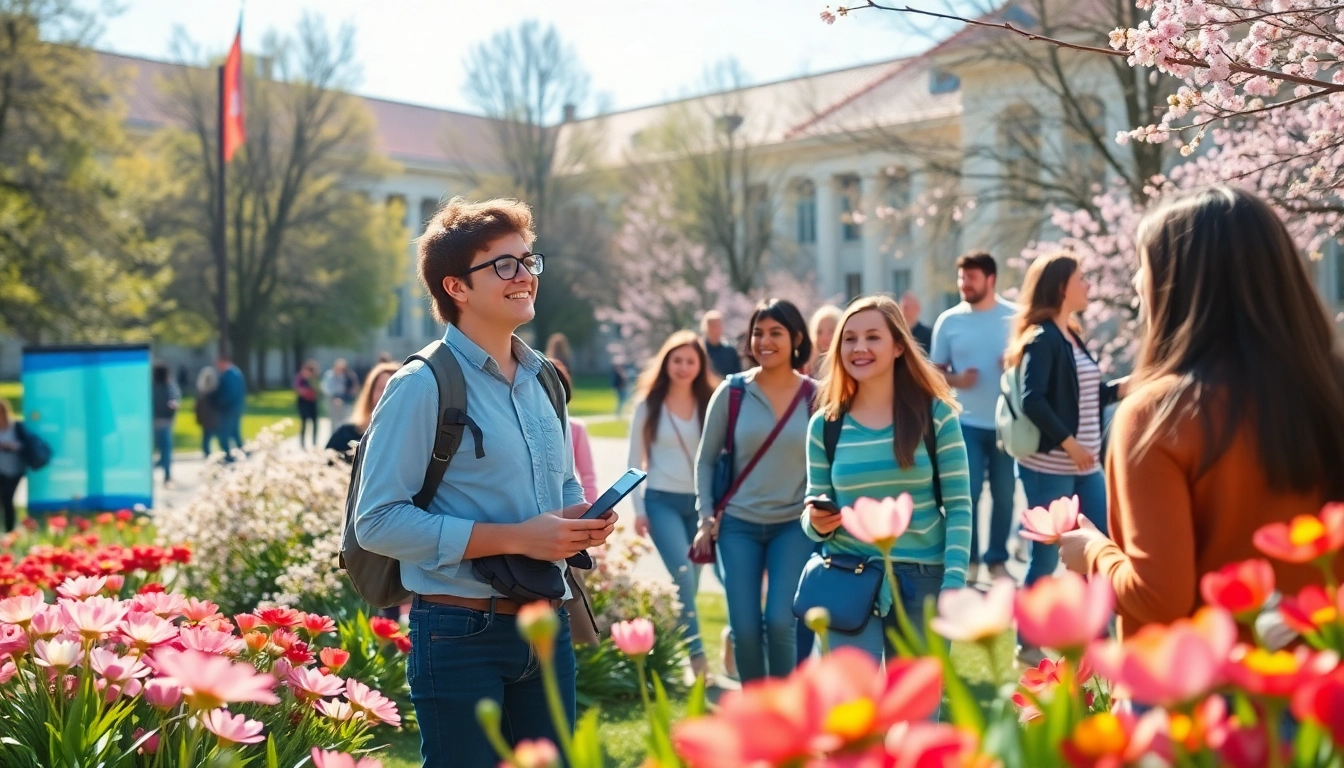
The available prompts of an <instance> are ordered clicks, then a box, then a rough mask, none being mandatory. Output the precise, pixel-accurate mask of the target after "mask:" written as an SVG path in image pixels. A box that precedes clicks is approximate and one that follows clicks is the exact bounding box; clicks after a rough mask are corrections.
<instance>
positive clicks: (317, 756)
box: [312, 747, 383, 768]
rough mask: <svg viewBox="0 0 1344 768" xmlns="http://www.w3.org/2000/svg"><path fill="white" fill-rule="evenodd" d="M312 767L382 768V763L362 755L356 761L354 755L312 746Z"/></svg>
mask: <svg viewBox="0 0 1344 768" xmlns="http://www.w3.org/2000/svg"><path fill="white" fill-rule="evenodd" d="M312 754H313V768H383V764H382V763H381V762H380V761H378V760H376V759H374V758H372V757H363V758H360V759H359V760H358V761H356V760H355V757H354V755H349V754H346V753H345V752H327V751H324V750H322V749H321V748H319V747H313V753H312Z"/></svg>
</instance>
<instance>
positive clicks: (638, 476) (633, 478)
mask: <svg viewBox="0 0 1344 768" xmlns="http://www.w3.org/2000/svg"><path fill="white" fill-rule="evenodd" d="M648 476H649V475H648V473H646V472H644V471H642V470H638V469H627V470H626V471H625V474H624V475H621V479H620V480H617V481H616V483H615V484H614V485H612V486H611V487H610V488H608V489H607V492H606V493H604V494H602V495H601V496H599V497H597V501H594V502H593V506H591V507H589V508H588V511H587V512H584V513H583V515H582V516H581V517H580V518H579V519H580V520H592V519H593V518H596V517H606V516H607V515H608V514H609V513H610V512H611V510H612V508H613V507H615V506H616V505H617V504H619V503H621V499H624V498H625V497H626V496H629V495H630V492H631V491H633V490H635V487H636V486H638V485H639V484H640V483H642V482H644V479H645V478H647V477H648Z"/></svg>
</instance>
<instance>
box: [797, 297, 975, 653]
mask: <svg viewBox="0 0 1344 768" xmlns="http://www.w3.org/2000/svg"><path fill="white" fill-rule="evenodd" d="M917 346H918V345H917V343H916V342H915V340H914V337H912V336H911V335H910V331H909V329H908V328H907V327H906V325H905V318H904V316H903V313H902V311H901V308H900V307H899V306H897V304H896V302H895V301H893V300H892V299H890V298H887V297H886V296H869V297H865V298H861V299H859V300H857V301H855V302H854V303H853V304H851V305H850V306H849V309H847V310H846V311H845V316H844V319H842V320H841V322H840V338H839V345H838V346H837V347H836V357H835V358H834V359H832V360H831V361H830V368H829V369H828V370H827V371H826V372H825V373H824V374H823V379H822V382H823V384H822V389H821V392H820V394H819V395H818V397H817V414H816V415H815V416H813V417H812V421H811V423H810V424H809V425H808V441H807V467H808V469H807V474H808V479H807V495H808V497H809V498H810V497H814V496H826V497H827V498H829V499H830V500H831V501H832V502H834V503H835V504H836V505H837V507H852V506H853V505H854V503H855V502H856V501H857V500H858V499H859V498H861V497H868V498H871V499H885V498H889V497H890V498H898V497H900V496H901V494H905V493H908V494H910V497H911V500H912V501H913V502H914V514H913V515H912V516H911V518H910V524H909V527H908V528H907V529H906V532H905V533H904V534H902V535H901V537H900V538H899V539H897V541H896V543H895V545H894V546H893V548H892V550H891V552H890V553H889V554H890V555H891V558H892V560H893V561H894V562H893V566H894V570H895V574H896V579H897V584H898V588H899V592H900V594H898V595H893V594H891V591H890V588H889V587H887V586H885V585H884V586H883V587H882V588H881V589H880V590H879V591H878V597H877V603H876V605H873V606H871V607H870V608H869V610H868V611H866V613H868V614H875V615H876V616H880V617H881V618H880V619H878V620H872V619H871V618H870V619H869V620H868V621H867V623H866V624H864V626H863V627H862V628H861V629H860V630H859V631H858V632H857V633H854V634H849V635H846V634H844V633H840V632H836V633H833V634H832V635H831V642H832V644H833V645H835V646H845V645H851V646H857V647H859V648H862V649H863V650H865V651H867V652H868V653H870V654H872V655H873V657H874V658H876V659H878V660H879V661H881V660H882V659H883V658H884V657H885V658H888V659H890V658H894V649H893V648H892V647H891V646H890V645H889V644H888V641H887V639H886V630H888V629H892V628H894V627H896V626H897V622H896V612H895V610H894V609H893V604H894V601H895V600H900V602H901V606H902V607H903V608H904V610H905V613H906V615H907V616H908V617H909V618H910V621H911V622H912V623H913V624H914V626H915V627H916V628H917V629H919V631H921V632H922V631H923V629H924V628H923V622H924V603H925V602H926V601H927V600H930V599H932V600H934V601H937V599H938V593H939V592H940V591H941V590H944V589H961V588H962V587H965V586H966V569H967V566H968V564H969V561H970V549H971V494H970V486H969V484H968V483H967V481H966V444H965V442H964V441H963V439H962V433H961V425H960V424H959V423H958V421H957V408H958V406H957V402H956V400H955V399H954V398H953V396H952V388H951V387H949V386H948V384H947V382H946V381H945V380H944V379H943V377H942V375H941V374H940V373H939V372H938V370H937V369H936V368H934V367H933V366H932V365H930V364H929V362H928V361H927V359H926V358H925V357H924V354H923V352H922V350H920V349H918V348H917ZM828 422H830V424H831V425H832V427H831V428H832V429H834V428H835V427H834V425H836V424H838V425H839V433H838V439H837V440H836V442H835V444H834V448H833V455H827V454H828V448H827V441H826V430H827V426H828ZM833 434H834V433H833ZM930 445H932V446H933V448H932V451H933V453H930V447H929V446H930ZM934 454H936V455H934ZM940 497H941V498H940ZM939 502H941V504H942V508H941V509H940V508H939ZM802 523H803V529H804V530H805V531H806V532H807V535H808V536H809V537H811V538H812V539H813V540H815V541H818V542H823V545H824V547H825V548H826V553H827V554H835V553H839V554H857V555H860V556H862V557H865V558H867V559H868V561H869V565H870V566H871V567H877V568H881V567H882V558H883V556H884V555H886V554H888V553H886V552H882V551H880V550H878V549H877V547H875V546H874V545H872V544H868V543H865V542H863V541H860V540H858V539H856V538H855V537H854V536H853V535H851V534H850V532H849V531H847V530H844V529H843V528H841V527H840V515H839V514H838V513H837V512H834V511H828V510H823V509H818V508H816V507H814V506H813V505H811V504H808V505H807V507H806V508H805V510H804V512H803V517H802ZM874 564H875V565H874ZM834 597H835V598H836V599H845V598H848V597H850V596H847V595H836V596H834ZM823 607H825V604H824V603H823Z"/></svg>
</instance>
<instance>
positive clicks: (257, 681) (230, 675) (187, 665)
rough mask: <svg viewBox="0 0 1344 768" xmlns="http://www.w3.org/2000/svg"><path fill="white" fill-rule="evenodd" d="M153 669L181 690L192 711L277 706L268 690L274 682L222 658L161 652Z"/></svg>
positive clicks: (190, 653)
mask: <svg viewBox="0 0 1344 768" xmlns="http://www.w3.org/2000/svg"><path fill="white" fill-rule="evenodd" d="M154 665H155V666H156V667H158V670H159V672H160V673H161V674H162V675H163V676H164V677H170V678H172V679H173V680H175V681H177V683H178V684H179V685H181V686H182V695H183V697H184V698H185V699H186V701H187V705H188V706H190V707H191V709H192V711H196V712H199V711H203V710H211V709H216V708H218V707H221V706H223V705H225V704H230V703H233V702H242V701H255V702H258V703H261V704H279V703H280V698H279V697H278V696H276V695H275V693H274V692H273V691H272V690H271V688H272V687H274V686H275V678H273V677H271V676H270V675H266V674H258V673H257V671H256V669H254V668H253V667H252V665H251V664H241V663H240V664H235V663H233V662H232V661H229V660H228V659H226V658H224V657H223V656H212V655H210V654H208V653H202V652H200V651H195V650H186V651H178V650H174V649H171V648H166V649H160V650H159V651H157V652H156V653H155V654H154Z"/></svg>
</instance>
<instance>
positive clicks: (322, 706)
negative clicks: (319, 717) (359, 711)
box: [313, 699, 355, 723]
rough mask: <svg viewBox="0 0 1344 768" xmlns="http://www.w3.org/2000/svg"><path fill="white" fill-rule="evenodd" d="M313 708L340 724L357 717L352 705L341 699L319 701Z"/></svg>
mask: <svg viewBox="0 0 1344 768" xmlns="http://www.w3.org/2000/svg"><path fill="white" fill-rule="evenodd" d="M313 708H314V709H316V710H317V711H318V712H321V713H322V714H324V715H326V716H327V717H330V718H331V719H332V720H335V721H336V722H338V723H344V722H346V721H347V720H349V719H351V718H353V717H354V716H355V710H354V709H352V708H351V707H350V703H349V702H347V701H341V700H340V699H332V700H330V701H326V700H323V701H317V702H314V703H313Z"/></svg>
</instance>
